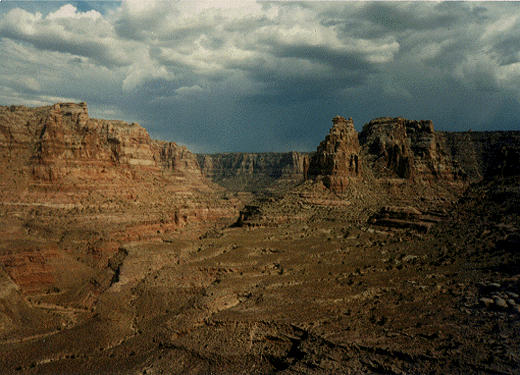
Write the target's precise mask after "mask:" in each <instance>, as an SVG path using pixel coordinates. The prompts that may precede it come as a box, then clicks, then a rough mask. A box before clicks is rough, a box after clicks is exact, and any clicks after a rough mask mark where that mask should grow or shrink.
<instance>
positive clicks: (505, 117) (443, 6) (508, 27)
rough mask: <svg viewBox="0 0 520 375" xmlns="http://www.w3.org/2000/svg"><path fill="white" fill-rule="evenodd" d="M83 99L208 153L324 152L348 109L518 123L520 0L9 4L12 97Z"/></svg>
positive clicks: (452, 122)
mask: <svg viewBox="0 0 520 375" xmlns="http://www.w3.org/2000/svg"><path fill="white" fill-rule="evenodd" d="M71 101H73V102H81V101H85V102H87V103H88V106H89V114H90V116H91V117H97V118H106V119H120V120H125V121H129V122H138V123H140V124H141V125H142V126H144V127H145V128H146V129H147V130H148V131H149V133H150V135H151V136H152V137H153V138H156V139H163V140H168V141H174V142H177V143H180V144H183V145H186V146H188V148H189V149H191V150H192V151H194V152H244V151H248V152H270V151H290V150H295V151H312V150H315V149H316V146H317V145H318V144H319V142H320V141H321V140H322V139H323V138H324V137H325V135H326V134H327V133H328V130H329V129H330V127H331V119H332V117H334V116H335V115H338V114H339V115H343V116H345V117H352V118H353V120H354V123H355V126H356V129H358V130H359V131H361V129H362V127H363V124H365V123H367V122H368V121H370V120H371V119H373V118H376V117H382V116H392V117H397V116H402V117H406V118H409V119H416V120H420V119H429V120H433V122H434V126H435V128H436V129H437V130H448V131H466V130H469V129H472V130H474V131H476V130H520V123H519V119H520V105H519V104H520V103H519V102H520V3H515V2H499V3H497V2H494V3H483V2H414V3H411V2H385V1H378V2H348V3H347V2H342V1H334V2H309V1H305V2H293V1H278V2H268V1H258V2H255V1H249V0H241V1H238V0H227V1H224V0H212V1H152V0H135V1H122V2H119V1H97V2H90V1H69V2H62V1H34V2H32V1H15V0H1V1H0V104H1V105H10V104H25V105H29V106H40V105H48V104H52V103H56V102H71Z"/></svg>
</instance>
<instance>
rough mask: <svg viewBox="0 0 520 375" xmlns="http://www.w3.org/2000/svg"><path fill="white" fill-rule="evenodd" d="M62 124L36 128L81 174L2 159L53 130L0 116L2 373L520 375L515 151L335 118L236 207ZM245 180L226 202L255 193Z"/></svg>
mask: <svg viewBox="0 0 520 375" xmlns="http://www.w3.org/2000/svg"><path fill="white" fill-rule="evenodd" d="M80 107H81V106H80ZM63 108H68V107H67V106H63V105H62V106H61V108H60V109H59V110H60V111H61V112H59V113H56V111H57V110H56V108H55V107H53V109H39V110H35V111H40V112H42V113H45V114H44V115H41V114H38V115H37V116H41V117H39V118H43V119H46V118H47V119H48V117H46V116H48V113H49V111H51V112H50V113H51V114H52V116H55V117H54V119H55V120H53V124H52V125H56V126H57V128H58V129H62V128H65V129H69V130H68V131H70V133H66V132H65V138H64V139H65V141H64V144H65V146H63V149H62V150H69V149H71V144H73V145H76V146H75V147H76V150H77V151H75V154H74V153H73V154H72V156H70V154H67V152H60V153H52V152H51V153H50V154H47V155H44V156H41V155H40V156H38V157H37V158H36V156H34V154H31V155H32V156H31V155H28V156H27V157H26V159H24V160H26V161H25V162H24V163H20V162H19V160H20V158H18V159H16V160H17V161H12V160H14V158H13V157H12V154H13V153H14V152H19V154H20V153H21V152H22V151H20V150H25V151H23V152H26V153H29V151H30V153H34V152H36V153H38V152H41V151H38V150H39V149H38V147H37V146H34V145H37V144H38V142H36V141H30V142H34V143H31V144H32V145H33V146H31V147H25V146H23V147H22V146H17V147H18V148H17V147H15V146H13V145H21V144H22V143H20V142H18V143H17V142H16V139H17V138H16V134H22V133H23V132H22V130H23V129H26V128H31V126H36V124H40V123H42V122H45V121H47V120H43V121H40V120H38V121H36V120H34V123H31V121H33V120H30V119H34V118H35V117H34V116H36V115H35V114H34V113H33V112H31V110H29V109H16V108H15V109H11V108H9V107H4V108H3V110H4V111H9V112H8V113H7V112H5V113H7V114H4V117H2V119H3V120H2V121H3V122H0V130H2V129H3V130H2V132H0V134H4V138H0V146H1V147H2V148H1V150H2V154H1V155H3V158H4V159H2V162H3V163H4V165H5V166H6V168H4V172H2V173H3V175H2V177H3V186H4V189H3V191H2V203H1V205H0V224H1V228H2V229H1V231H2V233H1V237H0V266H1V267H0V372H1V373H6V374H57V373H59V374H93V373H107V374H171V373H175V374H186V373H190V374H270V373H280V374H302V373H305V374H307V373H308V374H331V373H345V374H365V373H368V374H459V373H460V374H462V373H464V374H466V373H479V374H516V373H518V372H519V371H520V339H519V337H520V263H519V262H520V253H519V252H518V249H519V248H520V171H519V169H518V165H519V161H520V158H519V155H520V153H519V150H520V141H519V140H520V134H518V132H510V133H511V134H509V135H508V134H505V133H499V132H497V133H493V134H490V135H488V136H486V135H485V134H469V133H466V134H455V135H452V134H445V133H436V132H435V131H434V130H433V124H431V122H427V121H421V122H417V121H415V122H414V121H409V120H404V119H399V118H398V119H390V118H384V119H378V120H374V121H373V122H371V123H369V124H367V125H365V127H364V129H363V132H361V134H359V135H358V134H357V132H356V131H355V130H354V128H353V125H352V126H351V124H350V121H349V120H346V119H344V118H342V117H336V118H334V120H333V127H332V129H331V133H330V134H329V135H328V136H327V137H326V139H325V140H324V141H323V142H322V143H321V144H320V145H319V146H318V148H317V151H316V152H315V153H313V154H311V155H310V157H309V159H308V160H309V166H308V170H307V168H302V165H305V164H302V163H299V164H298V163H294V164H295V168H297V169H296V171H295V172H294V173H289V172H290V171H288V170H284V172H283V173H281V172H273V171H270V170H269V172H266V170H268V169H266V167H265V166H262V167H261V168H260V169H261V172H260V173H261V180H262V181H263V182H262V188H258V189H256V190H255V189H248V190H249V191H248V192H243V193H240V192H238V191H236V189H235V191H233V192H230V191H226V190H225V189H224V188H222V187H219V186H217V185H215V184H213V183H212V182H210V181H209V180H208V179H207V178H206V177H204V173H206V174H208V175H210V176H217V177H218V176H220V177H218V178H221V176H222V173H224V172H222V171H221V170H220V171H216V172H215V171H208V169H207V168H209V166H208V165H209V164H206V170H205V171H204V170H203V171H200V170H198V169H197V168H198V167H197V166H198V162H197V158H196V157H195V156H193V155H192V154H191V153H189V151H187V150H179V148H178V146H177V145H175V144H165V143H161V142H158V141H152V140H149V137H148V138H147V134H145V133H140V135H139V136H138V137H137V136H135V135H130V136H124V135H123V136H121V137H122V138H121V139H120V140H119V141H118V142H117V144H118V145H126V146H125V147H126V148H125V147H120V148H119V149H114V148H111V147H112V146H111V145H113V144H114V143H115V141H108V140H106V139H108V138H103V136H102V134H105V133H103V131H104V130H102V131H101V132H99V131H98V130H95V126H97V125H96V124H98V123H96V121H106V120H92V119H88V115H87V117H85V116H84V115H82V113H84V110H83V109H82V108H83V107H81V108H79V109H77V108H76V107H74V106H73V107H72V108H73V110H68V109H67V110H64V109H63ZM85 108H86V107H85ZM76 110H79V112H80V115H79V116H78V117H77V118H74V116H75V115H74V113H76ZM20 111H21V112H23V113H20ZM53 111H54V112H53ZM69 112H72V115H66V113H69ZM13 113H14V114H16V115H17V116H18V118H20V117H23V116H26V117H24V121H22V122H21V123H22V125H23V126H26V128H23V127H21V126H20V125H18V127H16V126H14V125H13V124H11V123H9V121H10V120H9V119H12V114H13ZM24 113H25V114H24ZM28 113H31V114H30V115H29V114H28ZM31 116H33V117H31ZM37 116H36V117H37ZM52 116H51V117H52ZM67 116H70V117H72V119H70V120H69V119H68V117H67ZM57 118H60V120H59V121H58V120H56V119H57ZM6 119H7V120H6ZM19 123H20V121H18V122H17V124H19ZM26 124H29V125H26ZM31 124H32V125H31ZM64 124H65V125H66V126H65V127H64ZM67 124H69V125H70V127H67V126H69V125H67ZM100 124H101V125H103V126H105V128H103V127H102V129H106V123H102V122H100ZM109 125H110V124H109ZM118 126H122V125H121V124H119V125H118ZM51 127H52V126H51ZM86 128H89V129H94V130H90V131H87V130H86ZM13 129H14V130H17V131H18V133H17V132H16V131H14V130H13ZM31 129H32V128H31ZM82 129H83V130H82ZM123 129H127V128H125V127H124V126H123ZM132 129H137V128H136V127H135V126H134V125H132ZM23 131H25V130H23ZM42 133H45V132H44V131H41V129H40V130H39V131H38V132H37V131H34V134H35V136H36V137H40V138H41V134H42ZM5 134H7V135H8V136H5ZM67 134H68V135H67ZM86 134H89V135H88V137H86ZM96 134H101V135H100V136H99V137H100V138H96V137H98V135H96ZM9 137H10V138H9ZM58 138H59V137H58ZM94 138H95V139H98V140H96V141H95V142H94V141H93V139H94ZM109 138H110V137H109ZM112 138H114V137H112ZM18 139H20V137H18ZM28 139H29V138H27V139H26V144H28V143H30V142H29V140H28ZM31 139H32V138H31ZM53 139H54V138H53ZM71 139H72V140H74V139H76V141H74V142H71V141H70V140H71ZM129 140H131V141H129ZM39 142H40V143H41V141H39ZM89 142H90V143H89ZM105 144H107V145H108V146H107V147H108V148H106V149H105V148H104V147H105V146H104V145H105ZM6 145H9V146H6ZM89 145H90V146H89ZM92 145H97V146H95V147H96V148H95V150H97V151H96V153H93V152H90V153H89V152H86V151H84V150H93V148H92V147H93V146H92ZM53 147H54V146H53ZM460 147H466V150H468V151H467V152H462V151H461V149H460ZM52 149H53V150H57V149H58V148H57V147H54V148H52ZM16 150H18V151H16ZM28 150H29V151H28ZM40 150H41V147H40ZM102 150H106V154H103V153H102V152H101V151H102ZM122 150H124V152H123V151H122ZM470 151H471V152H470ZM49 155H53V156H52V158H50V157H49ZM67 155H69V156H67ZM78 155H80V156H81V157H82V158H83V159H81V158H80V159H81V160H82V162H81V163H78V162H77V160H78V157H79V156H78ZM93 155H97V156H96V157H93ZM103 155H105V156H103ZM128 155H130V156H128ZM280 155H281V156H280V157H281V158H282V157H283V158H286V157H287V156H284V155H282V154H280ZM116 156H117V157H116ZM125 157H126V158H127V160H140V162H137V163H135V162H128V161H125ZM272 157H273V158H275V157H276V155H273V156H272ZM35 158H36V159H35ZM200 158H201V157H199V160H200ZM229 158H230V157H229V156H226V160H228V159H229ZM255 158H257V156H254V157H251V158H249V159H248V157H244V156H243V155H241V156H237V158H235V159H233V158H231V159H233V160H238V161H239V162H237V163H238V164H241V163H242V164H241V165H243V162H242V160H250V161H251V160H253V161H254V160H256V159H255ZM293 159H294V160H300V159H299V158H298V157H293ZM293 159H291V160H293ZM208 160H210V159H208V158H207V157H206V163H208ZM218 160H220V159H219V157H215V159H213V163H217V161H218ZM35 163H37V164H38V165H40V167H38V168H32V165H34V164H35ZM218 163H220V164H219V168H220V169H222V165H224V164H225V163H224V162H218ZM237 163H235V164H237ZM248 163H249V164H248V165H249V166H250V167H248V168H247V172H246V173H245V174H241V173H237V172H236V171H233V172H226V176H228V177H226V178H227V180H226V184H228V185H230V186H248V187H250V186H251V183H250V182H251V181H255V179H256V180H258V178H259V177H258V176H256V175H255V172H254V166H255V163H254V162H248ZM291 163H292V162H291ZM282 164H283V163H278V162H275V161H273V160H269V164H268V165H269V168H273V167H272V166H273V165H282ZM289 164H290V163H289ZM86 165H88V167H86ZM283 165H284V168H286V165H287V163H286V164H283ZM237 168H242V167H237ZM103 169H104V170H105V171H106V172H101V171H102V170H103ZM42 170H45V171H47V172H48V171H51V172H50V173H46V174H45V176H46V177H42V174H41V173H40V172H41V171H42ZM86 170H88V171H89V172H88V173H86V172H85V171H86ZM298 171H299V172H298ZM58 172H59V173H58ZM296 172H298V173H304V174H305V175H304V176H303V178H301V181H303V180H305V181H304V182H301V181H297V182H296V181H293V183H292V185H291V184H289V183H288V182H287V181H288V180H287V177H286V176H287V175H291V176H294V174H295V173H296ZM307 172H309V174H308V176H307ZM103 173H105V174H108V175H110V178H105V177H104V176H103ZM219 173H220V174H219ZM49 175H51V176H56V177H54V178H53V179H51V180H50V181H49V179H48V176H49ZM230 176H231V177H230ZM232 176H235V177H236V178H237V181H239V182H240V184H242V185H240V184H238V183H235V182H233V178H235V177H232ZM248 176H249V177H248ZM277 176H283V177H282V180H281V181H279V183H283V184H284V186H283V188H280V189H276V186H277V185H276V181H275V180H276V178H277ZM92 179H93V180H94V181H95V183H91V184H90V185H86V183H87V182H88V181H92ZM269 179H272V180H269ZM268 180H269V181H268ZM293 180H298V179H294V178H293ZM12 181H18V185H16V184H14V183H13V182H12ZM266 181H268V182H269V183H266ZM80 182H81V183H80ZM101 182H103V184H102V183H101ZM288 184H289V185H288ZM266 186H268V187H269V188H268V189H267V188H266ZM252 191H253V192H252Z"/></svg>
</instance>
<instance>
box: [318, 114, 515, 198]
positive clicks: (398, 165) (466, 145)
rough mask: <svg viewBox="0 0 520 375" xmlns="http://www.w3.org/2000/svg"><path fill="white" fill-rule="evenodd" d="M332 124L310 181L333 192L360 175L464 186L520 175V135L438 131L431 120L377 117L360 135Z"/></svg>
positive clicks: (337, 121) (341, 123)
mask: <svg viewBox="0 0 520 375" xmlns="http://www.w3.org/2000/svg"><path fill="white" fill-rule="evenodd" d="M332 123H333V126H332V128H331V130H330V133H329V134H328V135H327V136H326V138H325V140H324V141H323V142H321V143H320V145H319V146H318V148H317V151H316V153H315V154H314V156H313V157H312V158H311V161H310V168H309V173H308V178H309V179H311V180H315V181H321V182H323V184H324V185H325V186H326V187H328V188H329V189H330V190H332V191H334V192H344V191H345V189H346V186H347V185H348V184H349V183H350V182H353V181H358V180H359V178H360V177H361V178H363V179H365V180H366V179H374V178H375V179H386V180H391V179H400V180H406V181H410V182H414V183H429V184H432V183H437V184H459V185H465V184H467V183H470V182H476V181H479V180H481V179H482V178H484V177H486V176H490V175H496V174H501V175H507V174H514V173H518V167H517V166H518V165H519V164H520V163H519V158H518V155H519V152H520V131H508V132H503V131H495V132H460V133H456V132H436V131H435V130H434V127H433V123H432V121H429V120H422V121H415V120H407V119H404V118H401V117H396V118H391V117H383V118H377V119H374V120H372V121H370V122H369V123H367V124H365V125H364V126H363V130H362V131H361V133H358V132H357V131H356V130H355V129H354V124H353V122H352V120H351V119H349V120H345V118H344V117H341V116H336V117H334V118H333V119H332Z"/></svg>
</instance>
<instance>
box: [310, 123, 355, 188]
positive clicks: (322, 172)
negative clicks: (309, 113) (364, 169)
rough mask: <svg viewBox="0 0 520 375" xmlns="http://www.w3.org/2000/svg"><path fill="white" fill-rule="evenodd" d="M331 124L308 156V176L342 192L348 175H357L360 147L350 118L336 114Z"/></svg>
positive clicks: (349, 176) (348, 177)
mask: <svg viewBox="0 0 520 375" xmlns="http://www.w3.org/2000/svg"><path fill="white" fill-rule="evenodd" d="M332 124H333V125H332V129H331V130H330V133H329V134H328V135H327V136H326V137H325V140H324V141H322V142H321V143H320V145H319V146H318V149H317V151H316V153H315V154H314V155H313V157H312V159H311V162H310V166H309V177H312V178H314V179H321V180H322V181H323V184H324V185H325V186H326V187H328V188H330V189H331V190H332V191H337V192H342V191H344V190H345V186H346V185H347V184H348V180H349V179H350V178H352V177H359V176H361V162H360V159H359V154H360V151H361V149H360V146H359V140H358V133H357V132H356V130H355V129H354V122H353V121H352V119H351V118H349V119H348V120H346V119H345V118H344V117H342V116H336V117H334V118H333V119H332Z"/></svg>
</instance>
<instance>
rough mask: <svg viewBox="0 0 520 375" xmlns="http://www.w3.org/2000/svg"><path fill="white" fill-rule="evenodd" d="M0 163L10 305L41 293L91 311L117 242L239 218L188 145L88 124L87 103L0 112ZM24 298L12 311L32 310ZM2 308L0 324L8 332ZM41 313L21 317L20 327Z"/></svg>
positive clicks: (1, 235) (135, 129)
mask: <svg viewBox="0 0 520 375" xmlns="http://www.w3.org/2000/svg"><path fill="white" fill-rule="evenodd" d="M0 165H1V166H2V167H1V168H0V186H1V190H0V270H3V271H2V272H4V273H5V274H6V275H7V277H8V279H6V280H10V282H11V283H14V285H16V286H17V288H18V289H17V290H18V292H16V293H15V292H10V294H9V295H6V298H9V299H13V298H18V297H17V296H18V295H21V296H23V297H24V298H28V297H27V296H33V295H40V294H42V293H43V294H45V295H47V294H48V295H49V296H53V295H59V296H60V298H61V301H62V302H61V303H62V304H63V306H66V307H67V308H80V309H90V308H92V306H94V305H95V303H96V301H97V298H98V296H99V295H100V294H101V293H103V291H104V290H105V289H106V288H108V287H109V285H110V280H111V278H112V277H113V275H114V273H115V272H116V269H117V267H116V268H114V267H109V266H107V264H110V262H114V259H116V258H117V256H118V255H117V254H119V250H120V249H121V247H122V246H124V244H126V243H129V242H143V241H144V242H146V241H162V240H167V239H168V238H169V237H168V236H170V235H173V234H174V233H176V232H177V231H179V230H181V228H183V227H185V226H192V227H197V226H200V227H203V228H207V227H208V226H209V225H212V224H216V223H221V222H222V221H223V222H227V221H231V220H233V219H234V218H235V217H236V216H237V214H238V207H237V204H238V202H236V201H234V200H233V199H227V200H224V199H222V196H223V195H224V194H225V192H223V189H222V188H219V187H218V186H215V185H213V184H212V183H210V182H208V181H207V180H206V179H205V178H204V177H203V176H202V174H201V172H200V169H199V167H198V164H197V160H196V157H195V155H194V154H192V153H190V152H189V151H188V150H186V148H185V147H181V146H178V145H176V144H175V143H172V142H161V141H153V140H152V139H150V136H149V135H148V133H147V131H146V130H145V129H143V128H142V127H141V126H139V125H138V124H135V123H132V124H127V123H125V122H122V121H110V120H98V119H92V118H90V117H89V116H88V109H87V106H86V104H85V103H80V104H74V103H60V104H55V105H53V106H47V107H40V108H27V107H23V106H11V107H5V106H4V107H0ZM219 225H221V224H219ZM196 232H197V229H194V231H193V233H196ZM2 282H4V281H2ZM5 282H7V281H5ZM9 285H11V284H9ZM11 289H12V288H11ZM13 290H14V289H13ZM17 293H18V294H17ZM24 298H22V299H18V300H17V302H16V306H19V307H17V309H18V310H20V311H29V310H31V308H32V307H31V306H32V304H31V303H30V302H29V301H28V300H26V299H24ZM49 298H50V297H49ZM51 299H52V298H51ZM8 305H9V303H8V304H7V305H4V304H2V303H0V319H1V320H0V326H1V325H5V326H6V327H11V328H12V329H15V328H16V325H13V324H11V323H9V322H10V321H11V320H13V319H14V321H16V319H18V318H17V314H14V315H12V314H11V315H12V316H11V317H10V318H9V317H8V316H9V315H10V314H9V313H8V312H9V311H10V310H9V306H8ZM6 314H7V315H6ZM40 315H41V314H39V313H38V312H37V310H35V312H34V314H33V315H31V314H26V320H27V322H28V324H27V325H26V326H27V327H32V326H37V325H38V324H36V323H35V324H31V323H30V321H31V319H32V318H31V316H32V317H33V318H34V319H35V321H37V320H38V319H40ZM55 318H56V319H58V318H57V317H55ZM51 320H52V319H51ZM58 321H59V319H58ZM59 324H61V323H59ZM19 328H20V327H18V328H16V329H19ZM6 334H9V335H11V336H12V335H14V333H13V331H10V330H7V331H3V332H2V333H1V334H0V335H6Z"/></svg>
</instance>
